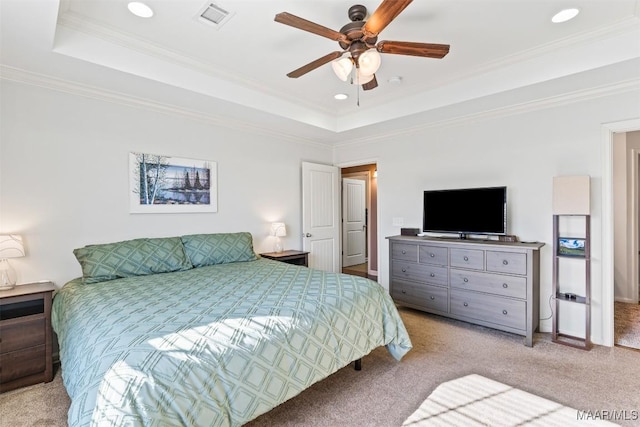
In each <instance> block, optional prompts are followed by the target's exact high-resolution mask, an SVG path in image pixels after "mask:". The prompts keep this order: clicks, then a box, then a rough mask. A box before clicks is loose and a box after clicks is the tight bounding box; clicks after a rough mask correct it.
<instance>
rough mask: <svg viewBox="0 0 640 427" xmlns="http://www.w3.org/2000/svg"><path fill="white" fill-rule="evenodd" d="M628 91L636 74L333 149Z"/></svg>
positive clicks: (639, 82)
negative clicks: (617, 80) (628, 77)
mask: <svg viewBox="0 0 640 427" xmlns="http://www.w3.org/2000/svg"><path fill="white" fill-rule="evenodd" d="M630 91H640V77H638V78H634V79H628V80H623V81H620V82H616V83H612V84H606V85H600V86H596V87H591V88H588V89H582V90H576V91H573V92H567V93H564V94H561V95H557V96H551V97H546V98H540V99H536V100H532V101H527V102H522V103H517V104H511V105H504V106H501V107H499V108H493V109H490V110H485V111H480V112H477V113H472V114H464V115H460V116H457V117H452V118H448V119H444V120H437V121H433V122H429V123H423V124H420V125H417V126H410V127H406V128H403V129H401V130H393V131H390V132H376V134H375V135H367V136H366V137H361V138H355V139H351V140H348V141H344V142H339V143H336V144H335V145H334V147H335V148H345V147H350V148H352V147H358V146H366V145H371V144H375V143H377V142H379V141H383V140H387V139H389V138H395V137H398V136H404V135H411V134H415V133H418V132H422V131H424V130H426V129H432V128H438V127H449V126H456V125H461V124H465V123H469V122H477V121H482V120H489V119H495V118H500V117H508V116H513V115H516V114H523V113H528V112H532V111H537V110H543V109H547V108H552V107H558V106H562V105H568V104H573V103H576V102H582V101H587V100H591V99H596V98H602V97H606V96H612V95H616V94H619V93H627V92H630Z"/></svg>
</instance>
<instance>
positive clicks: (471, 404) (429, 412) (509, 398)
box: [402, 374, 616, 427]
mask: <svg viewBox="0 0 640 427" xmlns="http://www.w3.org/2000/svg"><path fill="white" fill-rule="evenodd" d="M585 425H591V426H614V425H616V424H614V423H611V422H608V421H605V420H600V419H594V417H593V416H592V415H591V414H590V413H587V412H579V411H578V410H576V409H573V408H570V407H568V406H564V405H561V404H559V403H557V402H554V401H552V400H549V399H544V398H542V397H540V396H536V395H535V394H531V393H527V392H526V391H522V390H520V389H518V388H515V387H511V386H508V385H506V384H502V383H500V382H498V381H493V380H491V379H489V378H485V377H483V376H481V375H477V374H471V375H467V376H464V377H462V378H458V379H455V380H451V381H447V382H445V383H443V384H441V385H439V386H438V387H437V388H436V389H435V390H434V391H433V393H431V395H430V396H429V397H428V398H427V400H425V401H424V402H423V403H422V405H420V407H419V408H418V409H417V410H416V411H415V412H414V413H413V414H411V415H410V416H409V418H407V419H406V420H405V422H404V423H403V424H402V426H403V427H427V426H429V427H431V426H447V427H457V426H460V427H475V426H505V427H507V426H509V427H513V426H546V427H550V426H558V427H570V426H575V427H578V426H585Z"/></svg>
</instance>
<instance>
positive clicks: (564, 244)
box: [558, 237, 586, 257]
mask: <svg viewBox="0 0 640 427" xmlns="http://www.w3.org/2000/svg"><path fill="white" fill-rule="evenodd" d="M585 244H586V239H584V238H582V237H559V238H558V255H562V256H573V257H585V256H586V246H585Z"/></svg>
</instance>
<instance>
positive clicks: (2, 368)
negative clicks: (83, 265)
mask: <svg viewBox="0 0 640 427" xmlns="http://www.w3.org/2000/svg"><path fill="white" fill-rule="evenodd" d="M54 290H55V286H53V283H51V282H41V283H31V284H28V285H18V286H16V287H15V288H13V289H10V290H8V291H0V393H2V392H5V391H9V390H13V389H16V388H20V387H25V386H28V385H32V384H37V383H39V382H43V381H44V382H49V381H51V380H52V379H53V362H52V358H51V351H52V340H51V336H52V331H51V300H52V294H53V291H54Z"/></svg>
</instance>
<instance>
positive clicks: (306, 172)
mask: <svg viewBox="0 0 640 427" xmlns="http://www.w3.org/2000/svg"><path fill="white" fill-rule="evenodd" d="M302 236H303V237H302V247H303V249H304V250H305V251H308V252H309V267H311V268H316V269H318V270H324V271H330V272H334V273H338V272H340V170H339V169H338V168H337V167H335V166H328V165H320V164H316V163H308V162H302Z"/></svg>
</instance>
